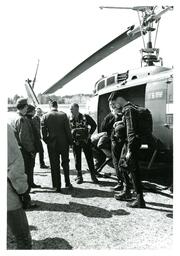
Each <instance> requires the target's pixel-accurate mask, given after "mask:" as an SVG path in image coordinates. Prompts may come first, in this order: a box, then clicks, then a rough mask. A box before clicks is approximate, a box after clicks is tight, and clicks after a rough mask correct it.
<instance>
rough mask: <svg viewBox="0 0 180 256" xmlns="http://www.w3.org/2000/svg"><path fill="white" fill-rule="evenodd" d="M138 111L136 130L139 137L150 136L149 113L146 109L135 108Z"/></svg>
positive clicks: (151, 121) (150, 115)
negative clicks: (137, 129)
mask: <svg viewBox="0 0 180 256" xmlns="http://www.w3.org/2000/svg"><path fill="white" fill-rule="evenodd" d="M137 110H138V116H139V121H138V126H139V127H138V128H139V134H140V135H146V134H150V133H152V131H153V119H152V114H151V111H150V110H149V109H148V108H144V107H140V106H137Z"/></svg>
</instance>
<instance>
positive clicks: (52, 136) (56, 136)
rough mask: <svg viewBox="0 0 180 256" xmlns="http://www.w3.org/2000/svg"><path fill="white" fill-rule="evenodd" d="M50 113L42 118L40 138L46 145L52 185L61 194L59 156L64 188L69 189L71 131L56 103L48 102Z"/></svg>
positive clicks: (65, 116)
mask: <svg viewBox="0 0 180 256" xmlns="http://www.w3.org/2000/svg"><path fill="white" fill-rule="evenodd" d="M49 106H50V112H48V113H46V114H45V115H43V117H42V122H41V125H42V136H43V140H44V142H45V143H46V144H47V148H48V154H49V160H50V165H51V176H52V185H53V187H54V188H56V192H59V193H61V174H60V155H61V161H62V162H61V165H62V167H63V171H64V178H65V184H66V185H65V186H66V188H69V189H71V188H72V185H71V183H70V179H69V146H70V145H71V144H72V136H71V130H70V126H69V120H68V117H67V115H66V114H65V113H64V112H62V111H58V104H57V101H50V102H49Z"/></svg>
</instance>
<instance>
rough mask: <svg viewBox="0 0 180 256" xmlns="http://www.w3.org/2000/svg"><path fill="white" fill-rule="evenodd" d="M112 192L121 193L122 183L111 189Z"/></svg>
mask: <svg viewBox="0 0 180 256" xmlns="http://www.w3.org/2000/svg"><path fill="white" fill-rule="evenodd" d="M113 190H114V191H121V190H123V183H118V184H117V185H116V186H115V187H113Z"/></svg>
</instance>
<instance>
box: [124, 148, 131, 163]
mask: <svg viewBox="0 0 180 256" xmlns="http://www.w3.org/2000/svg"><path fill="white" fill-rule="evenodd" d="M130 157H131V152H130V151H129V150H128V151H127V153H126V156H125V158H126V161H128V160H129V159H130Z"/></svg>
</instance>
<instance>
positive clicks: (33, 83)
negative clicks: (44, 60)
mask: <svg viewBox="0 0 180 256" xmlns="http://www.w3.org/2000/svg"><path fill="white" fill-rule="evenodd" d="M38 68H39V60H38V63H37V67H36V72H35V75H34V79H33V82H32V89H34V85H35V82H36V77H37V72H38Z"/></svg>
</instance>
